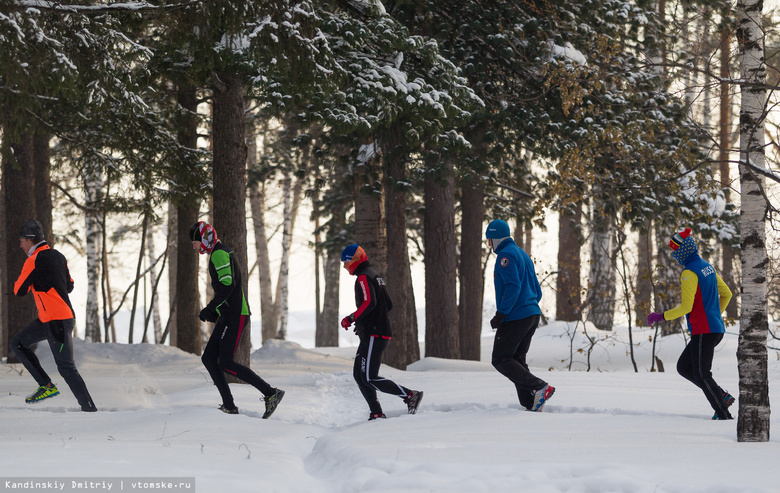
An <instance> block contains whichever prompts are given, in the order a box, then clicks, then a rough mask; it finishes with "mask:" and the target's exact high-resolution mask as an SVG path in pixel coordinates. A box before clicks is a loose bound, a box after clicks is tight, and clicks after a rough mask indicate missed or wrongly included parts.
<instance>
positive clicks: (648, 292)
mask: <svg viewBox="0 0 780 493" xmlns="http://www.w3.org/2000/svg"><path fill="white" fill-rule="evenodd" d="M645 226H646V227H644V228H642V229H641V230H639V238H638V239H637V245H636V246H637V257H638V258H637V273H636V307H635V310H634V311H635V315H636V325H637V326H638V327H644V326H646V325H647V315H648V314H649V313H650V312H651V311H652V307H653V242H652V241H651V238H652V234H651V231H650V228H651V227H652V221H650V220H647V221H645Z"/></svg>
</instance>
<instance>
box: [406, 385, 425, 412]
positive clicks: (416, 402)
mask: <svg viewBox="0 0 780 493" xmlns="http://www.w3.org/2000/svg"><path fill="white" fill-rule="evenodd" d="M422 398H423V392H422V390H412V391H411V392H410V393H409V396H408V397H406V399H404V403H406V407H407V408H408V409H409V414H416V413H417V408H418V407H420V401H422Z"/></svg>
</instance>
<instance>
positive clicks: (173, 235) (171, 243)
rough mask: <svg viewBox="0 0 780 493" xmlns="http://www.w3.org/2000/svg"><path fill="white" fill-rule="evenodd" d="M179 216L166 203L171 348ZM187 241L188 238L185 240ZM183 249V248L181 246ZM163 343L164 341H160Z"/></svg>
mask: <svg viewBox="0 0 780 493" xmlns="http://www.w3.org/2000/svg"><path fill="white" fill-rule="evenodd" d="M178 223H179V215H178V213H177V211H176V205H175V204H174V203H173V202H169V203H168V240H167V241H168V300H169V301H170V307H169V312H168V322H167V324H166V331H167V333H168V336H167V339H168V343H169V344H170V345H171V347H174V346H176V343H177V341H178V331H177V327H178V325H177V324H176V313H177V310H178V308H177V307H176V276H177V273H178V271H177V266H178V262H177V258H176V257H177V256H178V255H179V230H178ZM187 239H189V238H187ZM182 248H184V246H182ZM161 342H164V341H161Z"/></svg>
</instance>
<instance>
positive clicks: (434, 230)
mask: <svg viewBox="0 0 780 493" xmlns="http://www.w3.org/2000/svg"><path fill="white" fill-rule="evenodd" d="M424 188H425V214H424V226H425V228H424V232H423V244H424V248H425V356H434V357H438V358H459V357H460V334H459V333H458V305H457V299H458V292H457V283H458V280H457V270H458V259H457V255H456V251H455V248H456V242H455V185H454V179H453V177H452V164H451V163H449V162H448V163H446V164H445V165H444V166H443V167H442V169H441V171H438V172H437V171H436V170H434V169H433V168H429V169H428V170H427V172H426V175H425V184H424Z"/></svg>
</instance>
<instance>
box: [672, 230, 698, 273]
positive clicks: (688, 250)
mask: <svg viewBox="0 0 780 493" xmlns="http://www.w3.org/2000/svg"><path fill="white" fill-rule="evenodd" d="M669 248H671V249H672V258H674V259H675V260H676V261H677V263H678V264H680V265H685V263H686V262H687V261H688V260H689V259H690V258H691V255H697V254H698V253H699V249H698V248H697V247H696V242H695V241H693V236H691V228H685V231H681V232H680V233H677V234H676V235H674V236H672V239H671V240H669Z"/></svg>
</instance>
